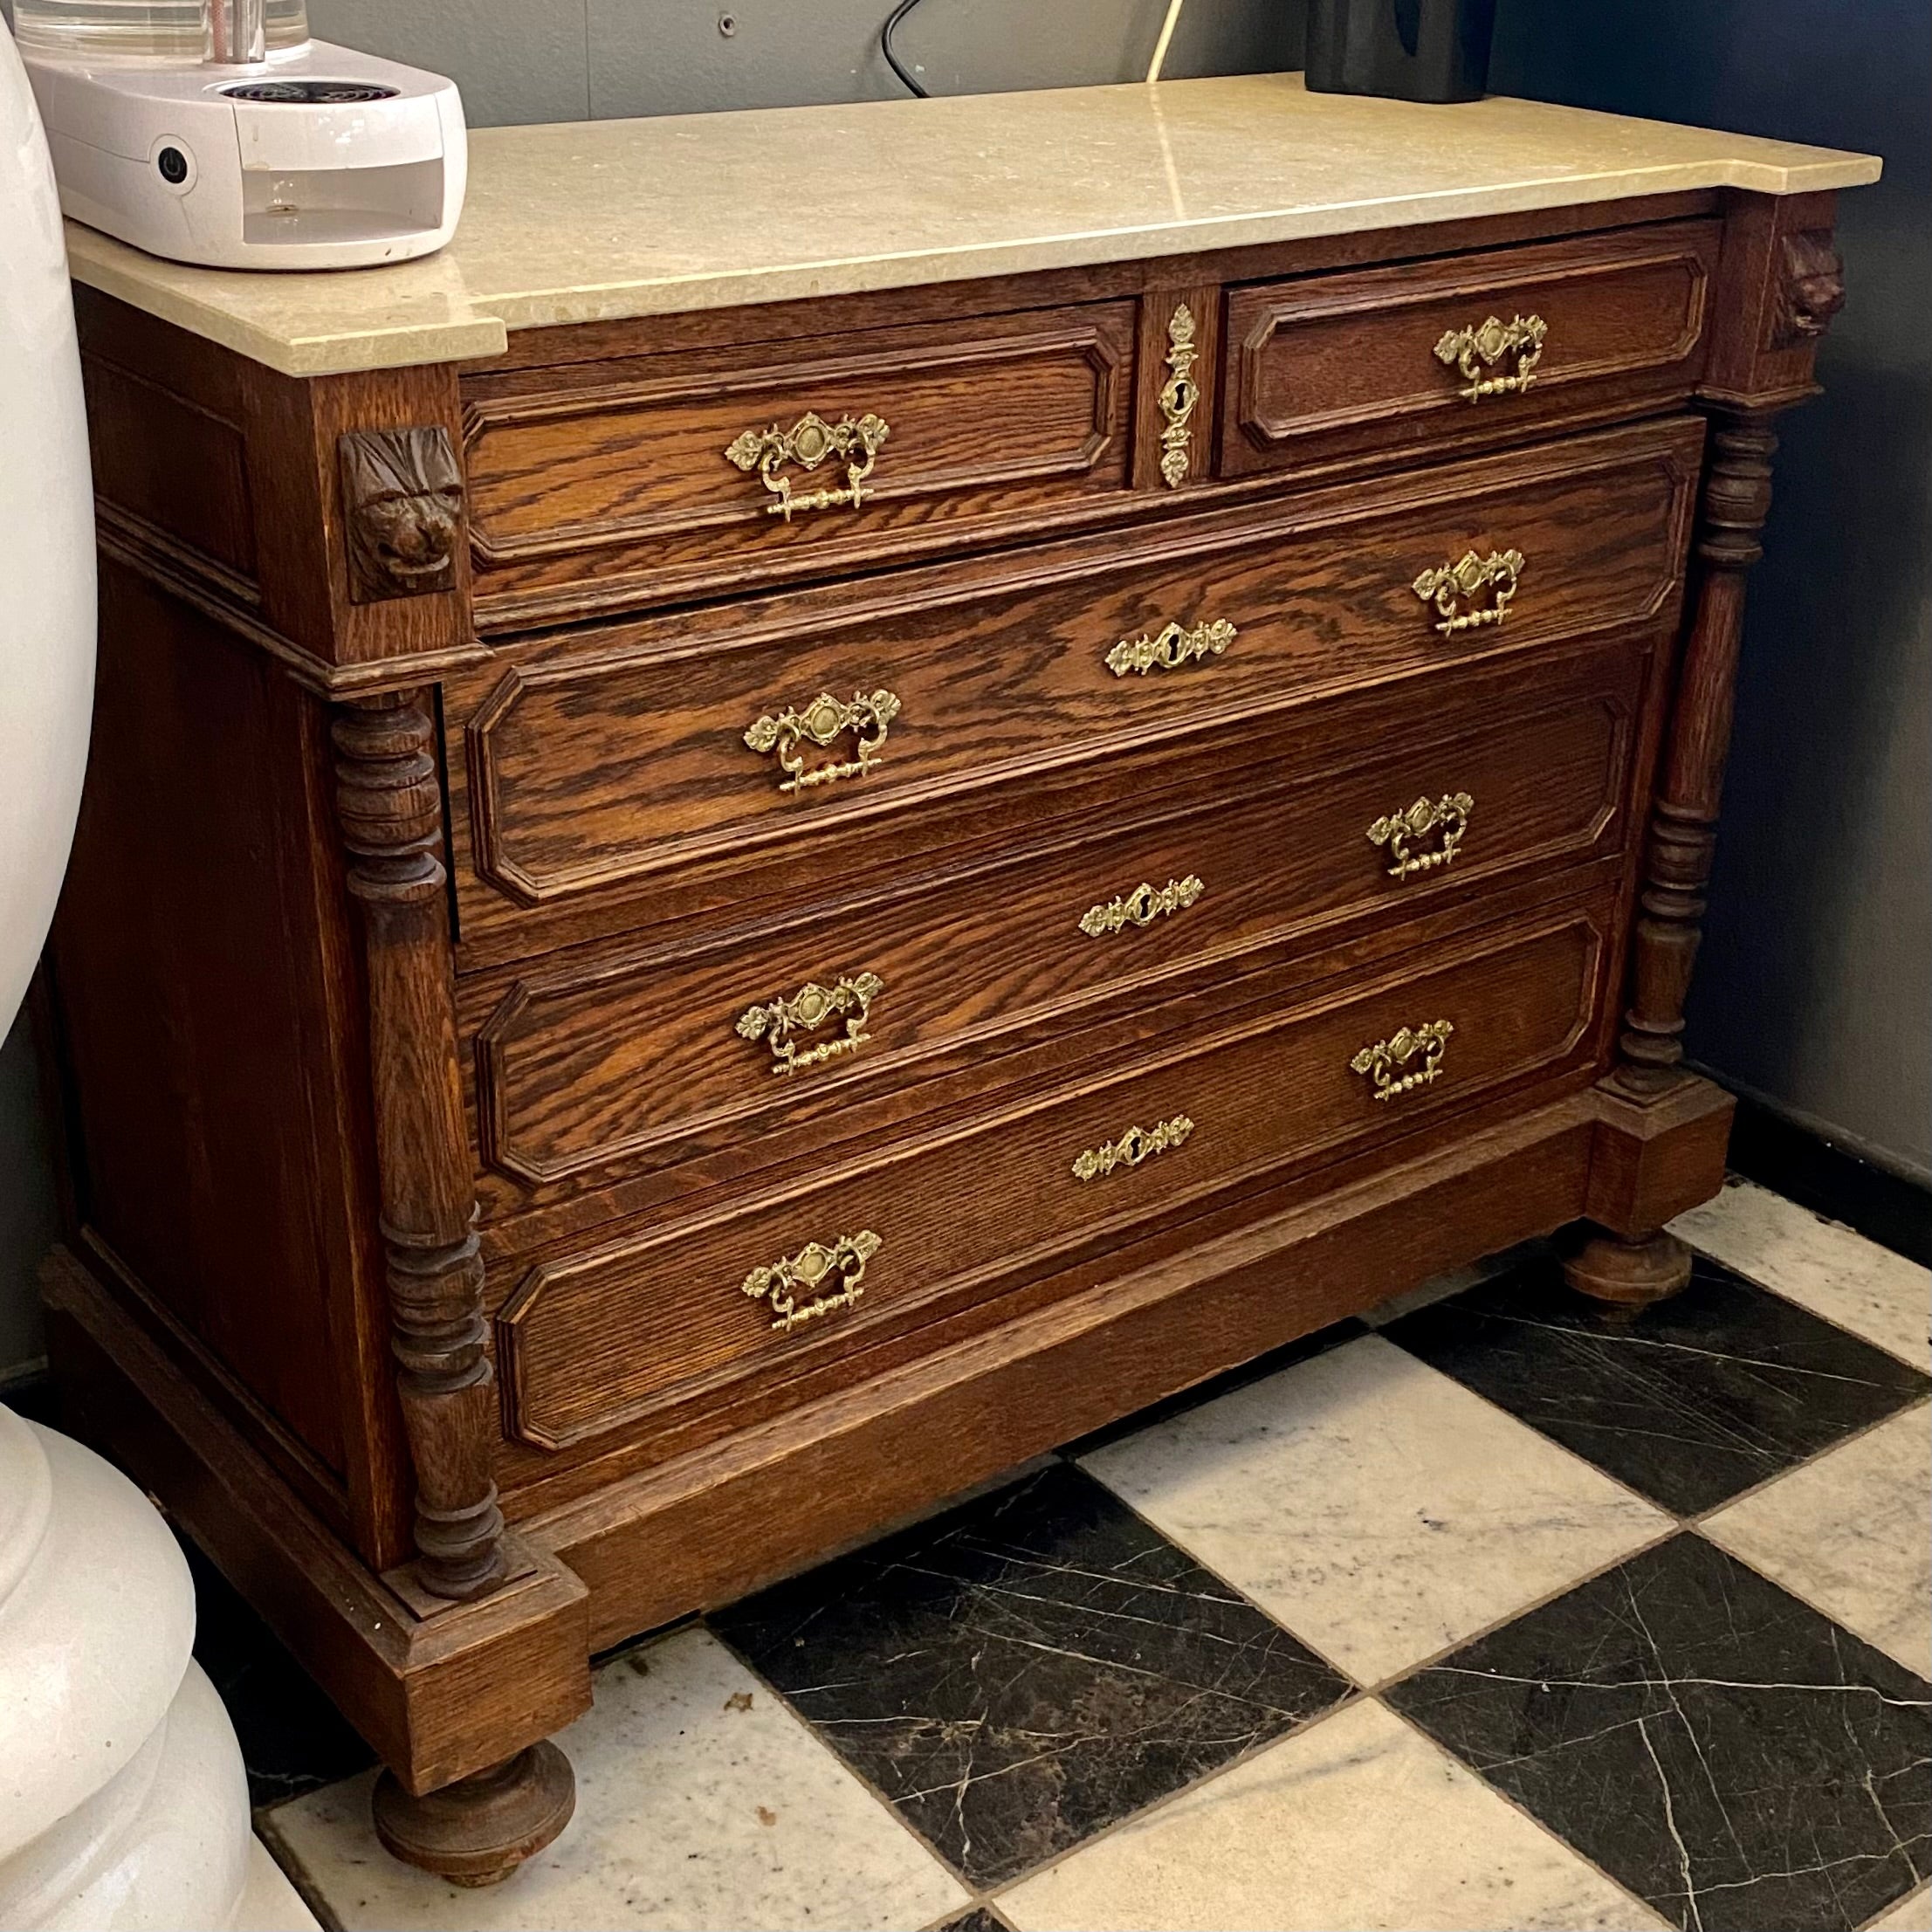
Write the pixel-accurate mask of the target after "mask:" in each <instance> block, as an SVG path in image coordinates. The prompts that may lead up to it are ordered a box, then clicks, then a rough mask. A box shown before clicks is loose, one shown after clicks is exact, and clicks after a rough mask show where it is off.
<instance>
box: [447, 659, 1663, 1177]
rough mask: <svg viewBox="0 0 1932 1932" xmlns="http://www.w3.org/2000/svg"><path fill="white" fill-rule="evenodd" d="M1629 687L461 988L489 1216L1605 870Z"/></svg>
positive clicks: (1512, 693) (1155, 803)
mask: <svg viewBox="0 0 1932 1932" xmlns="http://www.w3.org/2000/svg"><path fill="white" fill-rule="evenodd" d="M1642 664H1643V660H1642V657H1641V656H1640V654H1639V653H1637V652H1635V651H1633V650H1630V649H1629V648H1628V647H1627V646H1626V645H1623V644H1607V645H1601V646H1597V647H1594V648H1593V649H1592V650H1589V651H1588V652H1585V653H1581V654H1578V656H1576V657H1573V658H1572V659H1571V660H1570V661H1569V662H1567V663H1564V665H1563V666H1562V668H1561V669H1560V670H1558V669H1557V668H1554V667H1552V669H1551V670H1550V671H1549V672H1548V674H1547V675H1545V676H1544V677H1541V678H1539V679H1538V680H1537V684H1536V687H1535V695H1534V697H1528V696H1525V695H1524V694H1523V692H1522V691H1520V690H1513V689H1512V688H1511V687H1512V685H1513V684H1515V683H1516V680H1514V679H1513V678H1509V677H1506V676H1504V675H1502V673H1501V667H1495V668H1492V669H1490V670H1489V673H1488V675H1482V676H1478V677H1474V678H1472V679H1471V680H1469V682H1468V688H1467V689H1466V690H1462V691H1456V692H1454V693H1451V694H1450V695H1449V696H1447V698H1441V699H1437V698H1434V696H1433V694H1432V695H1431V696H1430V698H1428V700H1427V702H1426V703H1424V704H1420V705H1419V704H1418V703H1416V702H1415V701H1414V700H1413V698H1409V697H1407V696H1406V695H1405V697H1404V698H1400V699H1399V700H1398V701H1396V702H1394V703H1390V702H1388V701H1387V700H1385V699H1384V700H1380V701H1379V703H1378V704H1376V705H1367V704H1356V705H1349V706H1347V707H1345V710H1344V714H1343V715H1342V716H1340V717H1337V718H1331V717H1330V715H1329V714H1327V713H1323V714H1318V715H1317V719H1314V720H1310V723H1311V724H1318V725H1320V726H1321V729H1319V730H1318V731H1309V732H1301V733H1297V734H1296V736H1295V737H1294V738H1292V739H1289V740H1287V741H1285V742H1284V744H1283V746H1282V757H1281V759H1280V760H1279V761H1278V762H1277V763H1276V764H1275V766H1274V767H1247V768H1239V769H1236V770H1234V771H1232V772H1230V773H1228V774H1227V777H1226V779H1225V780H1222V781H1220V783H1219V784H1218V785H1216V786H1214V788H1213V789H1212V790H1207V791H1206V792H1205V793H1204V791H1203V790H1201V789H1196V788H1180V789H1177V790H1175V791H1174V792H1172V793H1171V794H1166V795H1165V796H1163V795H1158V794H1157V795H1156V796H1155V797H1154V798H1152V799H1151V800H1150V801H1148V802H1147V805H1146V807H1145V809H1144V810H1142V811H1141V812H1139V813H1138V814H1136V815H1134V819H1133V821H1132V822H1129V823H1124V824H1122V825H1119V826H1117V827H1115V828H1110V829H1109V830H1107V831H1105V832H1103V833H1101V834H1099V835H1088V836H1087V837H1086V838H1084V839H1083V841H1082V842H1080V843H1078V844H1077V845H1075V846H1073V847H1072V848H1071V849H1066V850H1062V851H1057V852H1053V853H1049V854H1047V855H1044V856H1037V857H1023V858H1019V859H1016V860H1014V861H1011V862H1008V863H1006V864H1004V865H1000V866H998V867H994V868H992V869H990V870H982V871H978V872H973V873H970V874H968V875H966V877H959V878H955V879H953V880H950V881H947V882H945V883H938V884H935V885H932V886H928V887H925V888H923V889H921V890H918V891H916V892H912V893H899V894H895V895H890V896H885V897H880V898H877V899H875V900H873V901H871V902H870V903H867V904H863V905H861V906H858V907H855V908H849V909H848V908H845V907H835V908H831V909H828V908H826V907H824V906H822V905H820V906H815V905H813V904H809V903H801V904H798V905H796V906H789V907H786V908H783V909H781V910H780V911H778V912H777V913H776V914H775V915H774V916H773V917H772V918H769V919H767V920H764V921H761V922H760V925H759V926H758V927H757V928H755V929H753V930H750V931H747V930H746V929H745V928H744V927H742V926H732V927H729V928H726V929H725V930H724V931H722V932H717V933H715V934H713V935H712V936H711V937H709V938H706V939H704V940H701V941H698V943H696V944H695V945H694V944H689V943H685V942H682V941H675V940H674V941H671V942H670V943H668V944H660V945H657V946H655V947H646V948H638V947H635V946H632V947H628V948H622V949H617V950H611V949H606V950H604V951H602V952H595V953H592V954H590V955H588V956H587V957H578V958H574V959H570V960H569V961H568V962H567V963H560V964H559V965H557V966H552V967H551V968H549V969H548V970H547V971H546V970H542V969H539V970H538V971H536V972H533V973H518V974H516V975H514V976H513V977H511V978H509V979H508V980H507V981H505V980H504V979H502V978H501V977H498V978H497V979H495V980H484V981H473V982H471V983H470V984H469V985H467V986H466V987H465V988H464V1014H466V1015H467V1014H478V1015H480V1016H481V1018H480V1023H477V1024H476V1025H475V1077H476V1084H477V1090H478V1100H477V1118H478V1129H479V1135H480V1151H481V1157H482V1160H483V1164H484V1166H485V1170H486V1172H485V1174H484V1175H483V1177H482V1179H481V1187H482V1193H483V1199H484V1200H485V1207H486V1212H491V1213H501V1212H507V1211H514V1210H515V1209H518V1208H520V1207H523V1206H524V1205H525V1204H526V1201H527V1200H530V1199H531V1198H533V1197H534V1196H537V1195H540V1194H542V1193H545V1192H547V1190H550V1189H552V1188H553V1187H554V1186H556V1184H558V1183H560V1182H563V1181H566V1180H575V1181H578V1182H580V1183H581V1184H584V1185H590V1184H597V1183H601V1182H602V1181H603V1180H607V1179H608V1178H610V1174H611V1172H612V1171H613V1170H614V1169H615V1170H619V1171H622V1172H639V1171H645V1170H649V1169H652V1168H656V1167H659V1166H663V1165H669V1164H672V1163H675V1162H677V1161H678V1160H680V1159H684V1158H686V1157H687V1156H688V1155H689V1154H690V1153H691V1152H694V1151H695V1150H696V1146H697V1145H698V1143H699V1142H700V1141H701V1140H702V1141H703V1142H704V1143H705V1144H706V1145H721V1144H725V1143H727V1142H728V1143H751V1142H755V1141H757V1140H758V1139H759V1138H760V1136H762V1135H766V1134H767V1133H768V1130H769V1127H770V1125H771V1124H772V1122H773V1117H776V1116H780V1115H781V1116H782V1117H783V1118H784V1120H785V1122H786V1124H787V1126H795V1125H797V1124H800V1123H801V1121H805V1120H809V1119H813V1118H818V1119H822V1120H824V1121H825V1123H826V1124H827V1127H828V1129H829V1128H830V1127H831V1126H832V1125H833V1119H832V1117H833V1116H834V1115H835V1114H836V1113H838V1112H839V1111H840V1110H849V1108H850V1107H851V1105H852V1104H853V1102H854V1100H855V1098H856V1097H857V1094H858V1093H859V1092H860V1091H861V1090H868V1089H870V1088H874V1087H878V1086H881V1085H883V1086H885V1087H889V1088H894V1089H897V1088H900V1087H903V1086H905V1085H908V1084H910V1083H915V1082H918V1080H920V1079H922V1078H924V1077H930V1076H932V1075H933V1074H934V1073H936V1072H938V1071H939V1070H941V1062H948V1061H950V1062H954V1063H957V1062H959V1061H961V1060H971V1061H975V1062H977V1061H980V1060H984V1059H987V1058H990V1057H993V1056H994V1055H997V1054H998V1053H999V1052H1000V1050H1001V1049H1002V1048H1003V1047H1004V1046H1006V1045H1007V1044H1008V1043H1009V1036H1010V1035H1013V1034H1014V1032H1016V1031H1018V1030H1020V1029H1022V1028H1037V1027H1042V1026H1046V1025H1051V1026H1053V1027H1054V1028H1056V1029H1058V1030H1060V1031H1062V1032H1064V1031H1066V1030H1068V1029H1070V1028H1077V1027H1078V1026H1079V1025H1080V1024H1082V1022H1083V1019H1088V1018H1090V1017H1092V1016H1093V1014H1094V1010H1095V1009H1097V1008H1101V1009H1112V1008H1117V1007H1120V1006H1122V1005H1124V1004H1128V1003H1139V1002H1145V1001H1147V1000H1151V999H1153V998H1156V997H1158V994H1159V989H1160V988H1161V987H1165V985H1167V984H1169V983H1170V982H1172V980H1174V979H1175V978H1176V976H1177V975H1180V974H1195V973H1209V972H1212V973H1214V974H1215V975H1216V976H1217V977H1219V978H1223V979H1225V978H1227V977H1229V976H1232V975H1235V974H1238V973H1241V971H1243V970H1251V966H1250V965H1249V963H1248V956H1249V955H1252V954H1253V953H1254V952H1255V949H1256V948H1258V947H1262V946H1265V945H1268V944H1269V942H1270V941H1272V940H1277V939H1279V938H1282V937H1284V936H1287V935H1290V934H1294V933H1296V932H1302V931H1303V930H1306V929H1308V928H1310V927H1314V926H1318V925H1325V924H1330V923H1333V922H1335V921H1337V920H1338V919H1342V918H1347V917H1349V916H1350V915H1351V914H1354V913H1358V912H1361V911H1369V910H1379V911H1381V912H1382V913H1383V915H1384V916H1385V917H1389V918H1410V917H1413V914H1414V912H1415V911H1417V909H1418V908H1420V907H1422V906H1425V905H1429V904H1434V903H1435V902H1436V901H1437V900H1438V899H1439V898H1440V897H1441V895H1442V894H1443V892H1444V891H1445V890H1449V889H1451V888H1454V889H1457V890H1462V891H1465V892H1467V891H1470V890H1475V889H1478V888H1479V887H1481V886H1482V885H1483V884H1484V883H1487V882H1489V881H1490V880H1493V879H1495V878H1496V877H1499V876H1502V875H1505V874H1511V873H1514V872H1516V871H1518V870H1533V871H1550V870H1557V869H1559V868H1561V867H1564V866H1567V865H1569V864H1571V863H1573V862H1575V861H1577V860H1578V859H1581V858H1584V857H1585V856H1589V855H1590V854H1591V853H1592V852H1597V851H1611V850H1614V849H1619V847H1620V846H1621V845H1622V843H1623V842H1624V838H1625V835H1626V822H1625V815H1624V813H1623V810H1622V805H1623V800H1624V794H1625V791H1626V787H1627V784H1628V772H1629V760H1630V753H1631V749H1632V742H1633V732H1634V725H1635V712H1636V707H1637V704H1638V700H1639V695H1640V684H1639V680H1640V673H1641V670H1642ZM1459 791H1460V792H1465V793H1468V794H1472V795H1473V796H1474V798H1475V810H1474V811H1473V813H1472V814H1471V816H1470V829H1469V831H1468V835H1466V837H1465V839H1464V841H1463V842H1462V843H1461V845H1460V846H1459V847H1457V848H1456V849H1455V850H1454V857H1453V860H1452V862H1451V863H1449V864H1447V865H1441V864H1438V865H1435V866H1433V867H1431V868H1429V869H1427V870H1421V871H1418V872H1413V873H1411V874H1408V875H1406V876H1405V877H1400V878H1397V877H1391V874H1390V861H1389V855H1388V852H1387V851H1386V849H1384V848H1383V847H1382V846H1379V845H1378V844H1376V843H1374V842H1371V840H1370V839H1369V837H1368V836H1367V828H1369V827H1370V826H1371V825H1372V824H1374V823H1376V822H1378V821H1379V820H1381V819H1382V818H1383V817H1384V815H1385V814H1388V813H1390V812H1393V811H1400V810H1403V809H1405V808H1407V806H1408V805H1409V804H1410V803H1411V802H1412V801H1413V800H1414V799H1415V798H1417V797H1418V796H1419V795H1420V796H1426V797H1427V798H1429V799H1431V800H1434V799H1437V798H1440V796H1442V795H1444V794H1447V793H1453V792H1459ZM1420 844H1421V847H1422V849H1424V850H1425V851H1428V850H1437V851H1440V849H1441V847H1440V841H1431V840H1429V839H1424V840H1423V841H1421V842H1420ZM1186 880H1193V881H1195V882H1196V883H1197V884H1198V885H1199V887H1200V890H1199V895H1198V897H1193V901H1192V903H1190V904H1185V905H1178V906H1177V907H1176V909H1175V910H1174V911H1172V912H1170V913H1168V914H1166V915H1165V916H1162V915H1157V914H1149V913H1146V912H1145V909H1143V917H1144V918H1146V919H1147V920H1148V921H1150V923H1146V924H1142V925H1136V924H1132V923H1129V924H1127V925H1124V926H1123V927H1121V928H1120V929H1119V930H1117V931H1114V932H1099V933H1092V934H1090V933H1089V932H1085V931H1083V928H1082V925H1081V920H1082V918H1083V915H1084V914H1086V913H1087V912H1088V911H1090V909H1092V908H1094V907H1097V906H1103V907H1104V906H1106V905H1109V904H1111V903H1112V902H1114V901H1116V900H1119V899H1122V898H1123V897H1129V896H1131V895H1132V894H1133V893H1134V891H1135V890H1136V888H1137V887H1139V886H1143V885H1147V886H1152V888H1154V889H1155V890H1157V891H1158V890H1160V889H1161V888H1163V887H1165V886H1167V885H1170V884H1171V883H1176V882H1182V881H1186ZM859 973H870V974H872V975H874V976H875V977H876V978H877V979H878V980H880V981H881V982H883V990H882V991H881V992H880V993H879V994H877V996H876V997H875V998H874V999H873V1000H872V1001H871V1002H870V1013H869V1015H868V1017H867V1019H866V1020H865V1021H864V1034H863V1042H862V1043H861V1044H859V1045H857V1046H856V1047H852V1048H849V1049H846V1050H844V1051H842V1052H841V1053H840V1054H838V1055H836V1056H835V1057H831V1058H828V1059H826V1060H823V1061H822V1062H819V1063H818V1064H816V1065H810V1066H806V1067H804V1068H802V1069H799V1070H796V1071H794V1072H791V1073H789V1074H780V1073H779V1072H778V1071H777V1069H778V1066H779V1062H777V1060H776V1059H774V1055H773V1050H772V1048H771V1046H770V1044H769V1043H768V1042H767V1041H765V1040H758V1039H753V1040H747V1039H745V1038H743V1037H741V1036H740V1035H739V1033H738V1032H737V1031H736V1030H735V1022H736V1021H738V1020H739V1016H740V1015H741V1014H743V1013H744V1012H745V1010H746V1008H747V1007H749V1006H753V1005H755V1004H759V1003H760V1002H763V1001H766V1000H773V999H779V998H785V997H789V996H792V995H794V994H797V993H798V991H799V990H800V989H801V987H803V986H804V985H806V984H807V983H808V982H817V983H820V984H830V983H833V982H835V981H836V980H838V979H839V977H840V976H841V975H842V974H843V975H846V976H848V977H850V976H853V975H856V974H859ZM466 1023H467V1022H466ZM844 1031H845V1028H844V1024H843V1022H842V1021H841V1020H840V1019H839V1018H838V1017H837V1016H834V1017H833V1018H831V1019H830V1020H829V1021H828V1022H827V1023H826V1024H825V1025H823V1026H822V1027H821V1028H818V1029H816V1030H815V1031H802V1030H801V1031H800V1032H798V1033H796V1034H795V1035H793V1037H794V1039H795V1040H796V1042H797V1045H798V1046H799V1047H800V1048H801V1049H807V1050H808V1049H811V1048H813V1047H814V1046H815V1045H816V1044H818V1043H820V1042H824V1041H827V1040H834V1041H835V1040H837V1039H839V1038H840V1037H841V1036H842V1035H843V1034H844Z"/></svg>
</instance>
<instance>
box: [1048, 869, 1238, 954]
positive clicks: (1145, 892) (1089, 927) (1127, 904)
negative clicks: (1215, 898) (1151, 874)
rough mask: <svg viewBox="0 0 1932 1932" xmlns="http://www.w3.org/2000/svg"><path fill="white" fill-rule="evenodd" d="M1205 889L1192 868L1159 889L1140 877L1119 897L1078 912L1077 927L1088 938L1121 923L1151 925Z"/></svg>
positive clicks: (1183, 908)
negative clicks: (1186, 873)
mask: <svg viewBox="0 0 1932 1932" xmlns="http://www.w3.org/2000/svg"><path fill="white" fill-rule="evenodd" d="M1206 890H1207V887H1206V886H1205V885H1203V884H1202V883H1200V880H1199V879H1197V878H1196V877H1194V875H1193V873H1192V872H1190V873H1189V874H1188V875H1187V877H1186V878H1184V879H1169V880H1168V882H1167V883H1166V884H1165V885H1164V886H1162V887H1161V888H1160V890H1159V891H1158V892H1157V891H1156V890H1154V889H1153V887H1152V886H1151V885H1149V884H1148V883H1147V882H1146V881H1145V879H1143V880H1142V881H1141V883H1139V884H1138V885H1137V886H1136V887H1135V888H1134V889H1133V890H1132V891H1131V892H1129V893H1126V894H1125V895H1124V896H1123V897H1120V898H1117V899H1109V900H1108V901H1107V903H1106V904H1104V905H1090V906H1089V907H1088V908H1087V910H1086V911H1084V912H1083V913H1082V914H1081V915H1080V930H1081V931H1082V932H1084V933H1085V934H1086V935H1087V937H1088V938H1090V939H1101V938H1105V937H1106V936H1107V934H1108V933H1110V932H1119V931H1120V929H1121V928H1122V927H1123V926H1128V925H1152V924H1153V923H1154V921H1155V920H1156V919H1165V918H1167V917H1168V915H1169V914H1170V913H1174V912H1181V911H1186V908H1187V907H1189V906H1191V905H1192V904H1193V903H1194V901H1195V900H1196V899H1198V898H1199V897H1200V896H1201V894H1202V893H1203V892H1205V891H1206Z"/></svg>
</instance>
